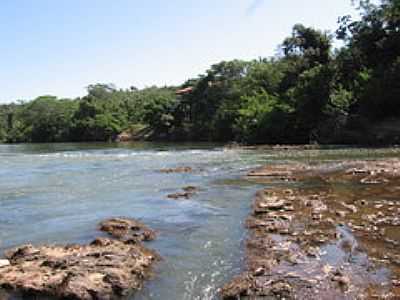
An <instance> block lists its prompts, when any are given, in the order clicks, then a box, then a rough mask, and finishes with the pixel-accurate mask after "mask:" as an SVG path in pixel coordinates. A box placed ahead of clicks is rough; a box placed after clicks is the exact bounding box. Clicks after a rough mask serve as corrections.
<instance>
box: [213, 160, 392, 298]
mask: <svg viewBox="0 0 400 300" xmlns="http://www.w3.org/2000/svg"><path fill="white" fill-rule="evenodd" d="M249 176H250V177H267V178H270V179H273V180H272V182H274V181H276V179H278V181H280V180H284V181H285V182H286V184H285V186H282V184H278V185H276V186H274V185H273V184H272V185H271V184H269V186H270V187H269V188H268V189H264V190H261V191H259V192H257V194H256V196H255V199H254V203H253V209H252V213H251V215H250V216H249V218H248V219H247V221H246V226H247V227H248V229H249V238H248V240H247V243H246V261H247V267H246V271H245V272H244V273H243V274H242V275H240V276H238V277H237V278H235V279H233V280H232V281H231V282H230V283H228V284H226V285H225V286H223V287H222V289H221V297H222V298H223V299H238V298H240V297H242V298H243V299H399V298H400V289H399V282H400V247H399V246H400V234H399V232H400V228H399V226H400V217H399V215H400V188H398V187H399V186H400V185H399V184H400V161H399V160H382V161H355V162H354V161H348V162H341V163H340V164H338V163H334V162H333V163H328V164H322V165H316V166H305V165H301V164H292V165H280V166H279V165H278V166H266V167H263V168H259V169H257V170H255V171H253V172H250V173H249ZM316 179H317V180H316ZM293 181H302V182H303V183H304V184H302V185H299V184H296V185H294V184H293V183H292V182H293ZM242 298H241V299H242Z"/></svg>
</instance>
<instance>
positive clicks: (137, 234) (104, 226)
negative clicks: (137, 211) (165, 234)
mask: <svg viewBox="0 0 400 300" xmlns="http://www.w3.org/2000/svg"><path fill="white" fill-rule="evenodd" d="M100 230H101V231H104V232H107V233H108V234H110V235H111V236H112V237H114V238H117V239H120V240H124V241H127V240H131V241H151V240H154V238H155V236H156V234H155V232H154V231H153V230H151V229H150V228H148V227H147V226H146V225H144V224H143V223H141V222H139V221H137V220H134V219H128V218H112V219H109V220H105V221H103V222H101V223H100Z"/></svg>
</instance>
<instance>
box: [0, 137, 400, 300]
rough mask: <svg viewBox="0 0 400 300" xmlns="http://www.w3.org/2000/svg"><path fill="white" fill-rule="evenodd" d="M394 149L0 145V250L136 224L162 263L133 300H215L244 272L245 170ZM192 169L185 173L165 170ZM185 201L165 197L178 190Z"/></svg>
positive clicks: (249, 192) (249, 190)
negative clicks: (121, 221) (149, 235)
mask: <svg viewBox="0 0 400 300" xmlns="http://www.w3.org/2000/svg"><path fill="white" fill-rule="evenodd" d="M399 153H400V151H399V150H398V149H396V148H392V149H357V148H352V149H343V148H342V149H340V148H330V149H325V150H306V151H301V150H292V151H287V150H282V151H278V150H263V151H257V150H240V149H224V148H223V147H222V146H218V145H208V144H150V143H148V144H145V143H135V144H124V145H117V144H53V145H47V144H41V145H0V251H1V252H3V251H4V250H5V249H7V248H10V247H13V246H16V245H20V244H25V243H34V244H42V243H62V244H65V243H85V242H88V241H91V240H92V239H93V238H95V237H96V236H99V235H100V233H99V232H98V231H97V229H96V225H97V224H98V222H99V221H101V220H103V219H105V218H109V217H115V216H126V217H133V218H137V219H140V220H142V221H143V222H144V223H146V224H147V225H149V226H150V227H152V228H153V229H155V230H156V231H157V232H158V238H157V239H156V240H155V241H154V242H151V243H148V244H147V245H148V247H151V248H153V249H155V250H157V251H158V252H159V253H160V254H161V256H162V257H163V260H162V261H161V262H160V263H158V264H157V266H156V268H155V277H154V278H153V279H152V280H151V281H149V282H147V283H146V285H145V287H144V289H143V290H142V291H140V292H138V293H136V294H135V295H134V296H133V297H132V299H135V300H139V299H141V300H143V299H171V300H174V299H214V298H215V297H216V294H217V290H218V288H219V287H220V286H221V285H223V284H224V283H225V282H227V281H228V280H229V279H231V278H232V277H233V276H234V275H237V274H239V272H240V270H241V269H242V268H243V266H244V262H243V257H244V254H243V248H244V247H243V246H244V240H245V237H246V231H245V229H244V226H243V223H244V220H245V218H246V216H247V215H248V213H249V211H250V207H251V201H252V196H253V195H254V193H255V191H256V190H257V189H259V188H260V187H261V186H260V185H257V184H255V183H251V182H247V181H245V180H243V179H242V177H243V175H244V174H245V173H246V172H247V171H248V170H249V169H251V168H253V167H256V166H259V165H262V164H266V163H279V162H288V161H306V162H319V161H322V160H340V159H345V158H346V159H352V158H354V159H356V158H377V157H383V156H385V157H386V156H387V157H391V156H398V155H399ZM179 166H189V167H192V168H193V169H194V171H193V172H192V173H187V174H163V173H161V172H159V170H160V169H163V168H174V167H179ZM189 185H190V186H196V187H198V188H199V192H198V193H197V194H196V195H195V196H194V197H193V198H191V199H189V200H183V201H175V200H170V199H167V197H166V196H167V195H168V194H170V193H175V192H178V191H180V189H181V188H182V187H185V186H189Z"/></svg>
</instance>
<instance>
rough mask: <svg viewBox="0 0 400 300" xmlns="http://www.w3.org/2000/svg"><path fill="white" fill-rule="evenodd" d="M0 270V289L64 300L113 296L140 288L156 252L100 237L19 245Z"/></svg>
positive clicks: (110, 297)
mask: <svg viewBox="0 0 400 300" xmlns="http://www.w3.org/2000/svg"><path fill="white" fill-rule="evenodd" d="M8 256H9V257H10V263H11V264H10V265H9V266H6V267H3V268H0V287H2V288H5V289H7V290H11V291H18V292H22V293H24V294H27V295H34V296H44V295H49V296H53V297H57V298H62V299H83V300H86V299H87V300H93V299H113V298H115V297H119V296H124V295H127V294H128V293H129V292H130V291H134V290H137V289H140V288H141V286H142V283H143V280H144V279H145V278H147V277H148V276H149V270H150V267H151V265H152V264H153V262H154V261H155V260H156V259H157V258H158V256H157V254H155V253H154V252H152V251H150V250H148V249H146V248H144V247H143V246H141V245H140V244H132V243H129V241H127V242H123V241H118V240H111V239H106V238H99V239H96V240H95V241H93V242H92V243H91V244H89V245H72V246H40V247H34V246H32V245H28V246H23V247H19V248H17V249H15V250H13V251H9V252H8Z"/></svg>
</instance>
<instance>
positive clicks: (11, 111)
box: [0, 0, 400, 144]
mask: <svg viewBox="0 0 400 300" xmlns="http://www.w3.org/2000/svg"><path fill="white" fill-rule="evenodd" d="M357 5H358V6H359V11H360V15H361V19H360V20H357V21H354V20H352V19H351V17H350V16H342V17H340V18H339V21H338V29H337V31H336V32H335V33H334V34H331V33H328V32H325V31H321V30H318V29H315V28H310V27H306V26H304V25H302V24H297V25H295V26H294V27H293V31H292V34H291V35H290V36H289V37H287V38H286V39H284V41H283V42H282V44H281V45H280V47H279V49H280V51H279V53H278V54H277V55H276V56H275V57H272V58H259V59H256V60H252V61H243V60H232V61H222V62H220V63H218V64H215V65H212V66H211V67H210V68H209V69H208V70H207V71H206V72H205V73H204V74H201V75H199V76H197V77H195V78H191V79H189V80H187V81H186V82H185V83H184V84H182V85H181V86H178V87H175V86H170V87H150V88H145V89H140V90H139V89H136V88H134V87H132V88H130V89H117V88H116V87H114V86H113V85H110V84H94V85H91V86H89V87H88V88H87V95H86V96H84V97H81V98H77V99H58V98H57V97H54V96H42V97H38V98H36V99H34V100H32V101H29V102H19V103H13V104H8V105H1V106H0V140H2V141H4V142H65V141H111V140H114V139H115V138H116V137H117V135H118V134H119V133H121V132H124V131H134V130H136V129H137V128H147V129H148V130H149V132H151V134H150V135H149V138H150V139H165V140H176V141H184V140H187V141H224V142H225V141H238V142H243V143H309V142H318V143H346V144H350V143H357V144H361V143H397V142H399V140H398V139H399V138H400V126H399V125H400V123H399V122H398V120H399V121H400V118H399V117H400V105H399V101H400V0H382V1H380V3H379V4H373V3H371V2H370V1H358V2H357ZM335 39H336V40H339V41H341V43H342V45H343V46H342V47H340V48H334V47H333V43H334V41H335Z"/></svg>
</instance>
